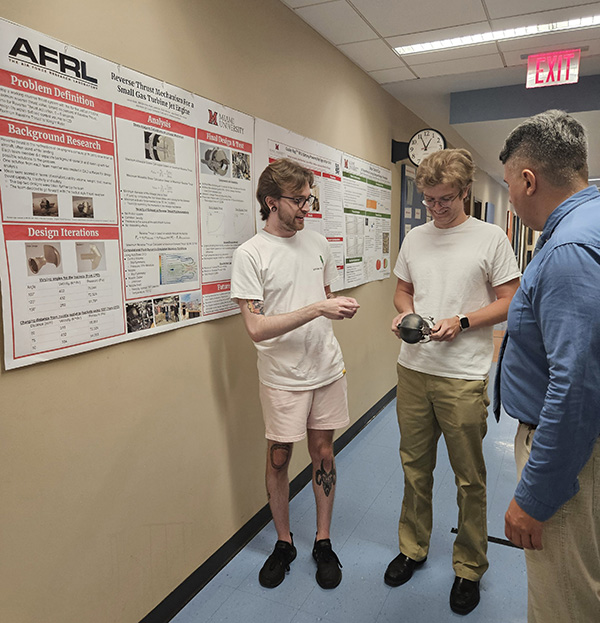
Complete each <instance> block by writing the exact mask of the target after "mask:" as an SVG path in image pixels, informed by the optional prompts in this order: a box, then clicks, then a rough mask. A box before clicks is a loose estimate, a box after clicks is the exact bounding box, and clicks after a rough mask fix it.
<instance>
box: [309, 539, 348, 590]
mask: <svg viewBox="0 0 600 623" xmlns="http://www.w3.org/2000/svg"><path fill="white" fill-rule="evenodd" d="M312 555H313V558H314V559H315V561H316V563H317V575H316V578H317V584H318V585H319V586H320V587H321V588H335V587H336V586H337V585H338V584H339V583H340V582H341V581H342V572H341V570H340V568H341V566H342V563H341V562H340V560H339V558H338V557H337V556H336V554H335V552H334V551H333V550H332V549H331V541H330V540H329V539H321V540H320V541H317V540H315V544H314V546H313V552H312Z"/></svg>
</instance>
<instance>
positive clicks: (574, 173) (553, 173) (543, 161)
mask: <svg viewBox="0 0 600 623" xmlns="http://www.w3.org/2000/svg"><path fill="white" fill-rule="evenodd" d="M511 159H515V160H518V161H519V162H520V164H523V165H525V166H527V165H530V166H537V167H538V170H539V172H540V173H541V174H542V175H543V176H544V178H545V179H546V180H547V181H548V182H550V183H551V184H552V185H553V186H568V185H570V184H571V183H573V182H574V181H575V180H576V179H577V178H580V179H583V180H585V181H587V179H588V164H587V139H586V136H585V130H584V129H583V126H582V125H581V124H580V123H579V122H578V121H576V120H575V119H574V118H573V117H571V116H570V115H568V114H567V113H566V112H565V111H563V110H547V111H546V112H543V113H540V114H539V115H534V116H533V117H529V119H526V120H525V121H523V123H521V124H520V125H518V126H517V127H516V128H515V129H514V130H513V131H512V132H511V133H510V134H509V136H508V138H507V139H506V141H505V143H504V147H503V148H502V151H501V152H500V161H501V162H502V164H506V163H507V162H508V161H509V160H511Z"/></svg>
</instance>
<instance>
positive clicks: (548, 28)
mask: <svg viewBox="0 0 600 623" xmlns="http://www.w3.org/2000/svg"><path fill="white" fill-rule="evenodd" d="M599 25H600V15H594V16H593V17H581V18H577V19H570V20H568V21H563V22H553V23H551V24H537V25H535V26H523V27H521V28H508V29H507V30H496V31H494V32H484V33H481V34H478V35H467V36H465V37H454V38H452V39H443V40H442V41H430V42H427V43H415V44H413V45H401V46H399V47H397V48H395V50H396V52H397V53H398V54H400V55H406V54H420V53H422V52H430V51H432V50H447V49H449V48H463V47H467V46H471V45H480V44H482V43H488V42H490V41H506V40H507V39H521V38H523V37H534V36H535V35H546V34H548V33H552V32H560V31H565V30H577V29H580V28H593V27H594V26H599Z"/></svg>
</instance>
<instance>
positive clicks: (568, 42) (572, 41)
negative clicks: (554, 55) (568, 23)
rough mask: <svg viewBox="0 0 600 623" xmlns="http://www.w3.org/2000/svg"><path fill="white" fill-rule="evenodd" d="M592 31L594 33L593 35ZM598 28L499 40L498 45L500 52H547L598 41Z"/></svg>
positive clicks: (599, 33) (599, 35)
mask: <svg viewBox="0 0 600 623" xmlns="http://www.w3.org/2000/svg"><path fill="white" fill-rule="evenodd" d="M593 33H594V34H595V35H596V36H595V37H594V36H593ZM599 38H600V29H594V30H579V31H572V32H559V33H555V34H552V35H539V36H538V37H530V38H529V39H511V40H510V41H499V42H498V47H499V48H500V50H502V52H516V51H518V52H519V53H520V54H536V53H537V52H547V51H549V50H558V49H560V48H562V49H566V47H576V48H578V47H581V45H588V44H589V42H590V41H598V39H599Z"/></svg>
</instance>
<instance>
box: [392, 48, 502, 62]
mask: <svg viewBox="0 0 600 623" xmlns="http://www.w3.org/2000/svg"><path fill="white" fill-rule="evenodd" d="M488 54H498V48H497V47H496V44H495V43H484V44H482V45H471V46H468V47H466V48H452V49H450V50H440V51H439V52H423V53H422V54H405V55H404V56H402V59H403V60H404V62H405V63H406V64H407V65H409V66H410V67H414V66H416V65H427V64H431V63H442V62H445V61H453V60H457V61H459V60H461V59H462V60H464V61H465V64H466V63H467V62H468V59H472V58H477V57H479V56H485V55H488Z"/></svg>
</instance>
